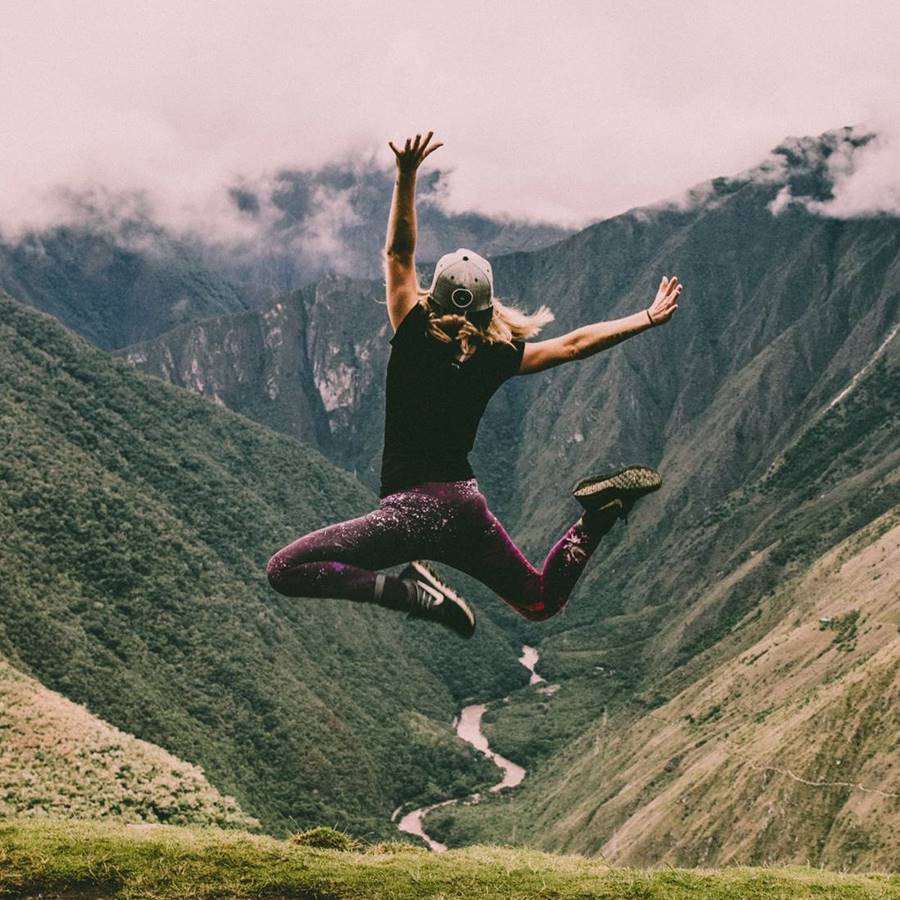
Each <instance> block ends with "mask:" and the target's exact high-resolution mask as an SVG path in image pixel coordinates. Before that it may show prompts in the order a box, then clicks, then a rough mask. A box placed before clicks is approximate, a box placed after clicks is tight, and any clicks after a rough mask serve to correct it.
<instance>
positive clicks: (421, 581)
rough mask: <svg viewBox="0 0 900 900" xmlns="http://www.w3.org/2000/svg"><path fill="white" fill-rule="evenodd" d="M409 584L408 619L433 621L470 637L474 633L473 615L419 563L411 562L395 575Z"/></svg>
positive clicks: (454, 593)
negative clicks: (411, 597)
mask: <svg viewBox="0 0 900 900" xmlns="http://www.w3.org/2000/svg"><path fill="white" fill-rule="evenodd" d="M398 577H399V578H401V579H402V580H403V581H407V582H409V583H410V584H411V585H412V588H413V591H412V594H413V599H412V601H411V602H410V610H409V616H408V618H410V619H432V620H433V621H435V622H439V623H440V624H441V625H444V626H445V627H447V628H449V629H450V630H451V631H455V632H456V633H457V634H458V635H459V636H460V637H463V638H470V637H472V635H473V634H474V633H475V613H474V612H473V611H472V607H471V606H469V604H468V603H467V602H466V601H465V600H463V598H462V597H460V596H459V594H457V593H456V591H454V590H453V588H451V587H449V585H446V584H444V582H443V581H441V579H440V578H438V576H437V573H435V571H434V570H433V569H432V568H431V567H430V566H427V565H426V564H425V563H423V562H422V561H421V560H414V561H413V562H411V563H410V564H409V565H408V566H407V567H406V568H405V569H404V570H403V571H402V572H401V573H400V575H399V576H398Z"/></svg>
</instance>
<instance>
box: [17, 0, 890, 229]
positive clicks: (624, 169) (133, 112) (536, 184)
mask: <svg viewBox="0 0 900 900" xmlns="http://www.w3.org/2000/svg"><path fill="white" fill-rule="evenodd" d="M0 12H2V19H0V21H2V32H3V33H2V45H0V46H2V51H0V92H2V97H3V112H2V116H0V134H2V145H3V153H2V155H0V223H2V225H3V226H4V228H6V229H15V228H16V227H17V226H20V225H22V224H23V223H28V222H38V223H39V222H41V221H42V220H46V219H47V217H48V216H51V215H53V214H54V213H53V206H52V205H51V204H49V203H48V200H47V196H48V191H51V190H52V189H53V188H54V187H55V186H59V185H65V186H67V187H76V188H77V187H82V186H84V185H89V184H100V185H103V186H105V187H106V188H109V189H111V190H113V191H119V190H132V189H138V188H143V189H147V190H148V191H149V192H150V197H151V199H152V202H153V204H154V209H155V212H156V214H157V215H158V216H159V217H160V218H161V219H162V220H163V221H165V222H168V223H171V224H175V225H180V224H190V223H198V222H204V221H209V222H212V221H215V220H216V219H217V218H221V217H222V216H225V215H226V212H225V197H224V192H223V190H222V187H223V185H224V184H226V183H228V182H230V181H231V180H232V179H233V178H234V177H236V176H238V175H247V176H251V177H253V176H263V175H265V173H267V172H271V171H272V170H273V169H275V168H277V167H280V166H306V165H316V164H319V163H322V162H325V161H327V160H331V159H336V158H345V157H347V156H350V155H357V154H363V155H369V154H374V155H375V157H376V158H377V159H382V160H383V161H384V162H385V164H387V163H389V162H390V161H391V160H392V158H393V157H392V154H391V152H390V150H389V149H388V147H387V141H388V139H393V140H394V141H395V142H396V141H397V140H399V139H402V138H403V137H405V136H406V135H407V134H411V133H414V132H416V131H419V130H422V131H424V130H427V129H434V131H435V133H436V136H437V138H439V139H441V140H443V141H444V142H445V146H444V147H443V148H441V149H440V150H438V151H437V152H436V153H435V154H434V155H433V156H431V157H430V158H429V162H433V164H434V165H440V166H441V167H442V168H448V169H452V170H453V173H452V176H451V178H450V195H449V198H448V203H449V205H450V206H451V208H453V209H478V210H481V211H485V212H488V213H504V212H505V213H510V214H513V215H516V216H526V217H535V218H546V219H550V220H553V221H557V222H561V223H564V224H568V225H580V224H583V223H585V222H587V221H589V220H593V219H597V218H600V217H604V216H608V215H613V214H615V213H618V212H621V211H623V210H625V209H627V208H629V207H632V206H636V205H641V204H646V203H651V202H654V201H658V200H660V199H663V198H665V197H668V196H671V195H673V194H676V193H679V192H680V191H682V190H684V189H685V188H687V187H689V186H690V185H692V184H695V183H696V182H698V181H702V180H705V179H707V178H710V177H713V176H716V175H723V174H732V173H735V172H738V171H741V170H742V169H745V168H747V167H749V166H752V165H754V164H755V163H757V162H759V161H760V160H761V158H762V157H763V156H764V155H765V154H766V152H767V151H768V150H769V149H770V148H771V147H772V146H773V145H775V144H776V143H777V142H778V141H779V140H781V139H782V138H783V137H785V136H787V135H791V134H793V135H815V134H818V133H820V132H822V131H825V130H828V129H831V128H837V127H840V126H842V125H862V126H866V125H868V126H873V127H877V128H879V129H882V130H883V131H884V132H885V133H887V134H888V135H893V134H900V4H897V3H896V2H893V0H890V2H882V0H873V2H867V3H864V4H861V5H859V6H857V7H856V8H855V9H853V8H851V6H850V4H848V3H846V2H843V0H841V2H835V0H818V2H805V0H804V2H791V3H784V2H777V3H776V2H768V0H765V2H754V3H749V2H731V0H715V2H706V0H702V2H692V0H685V2H680V3H674V2H627V3H625V2H617V3H613V2H587V0H577V2H559V3H548V2H546V0H542V2H532V0H520V2H490V3H487V2H485V3H473V2H457V3H453V4H450V3H440V4H438V3H432V2H422V3H407V2H389V3H388V2H384V3H372V2H346V0H345V2H340V0H338V2H328V3H326V2H315V3H309V2H297V0H294V2H281V0H272V2H266V0H260V2H236V0H223V2H218V3H211V2H190V0H180V2H177V3H176V2H168V0H154V2H147V3H145V2H134V0H128V2H124V3H123V2H115V3H110V2H95V0H78V2H48V0H44V2H41V3H35V2H33V0H28V2H19V0H0ZM895 147H896V145H895V144H894V143H892V142H890V143H888V144H887V145H886V146H882V147H881V149H880V157H879V160H878V162H877V165H876V164H875V163H873V165H872V166H870V168H869V172H868V175H867V179H868V182H867V191H868V192H869V193H871V194H872V195H873V196H875V195H878V194H879V192H880V191H882V187H883V185H882V184H881V182H880V181H879V179H881V180H882V181H884V180H887V181H888V182H889V183H890V184H894V185H896V184H897V181H898V179H900V165H898V156H897V152H896V149H895ZM427 164H428V163H426V165H427Z"/></svg>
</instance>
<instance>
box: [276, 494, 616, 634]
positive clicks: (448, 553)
mask: <svg viewBox="0 0 900 900" xmlns="http://www.w3.org/2000/svg"><path fill="white" fill-rule="evenodd" d="M614 522H615V515H603V514H601V515H599V516H595V517H594V518H592V519H591V521H590V523H589V524H588V523H586V522H585V520H584V518H583V517H582V518H579V519H578V521H577V522H575V523H574V524H573V525H571V526H570V527H569V529H568V530H567V531H566V533H565V534H564V535H563V536H562V537H561V538H560V539H559V540H558V541H557V542H556V543H555V544H554V545H553V547H552V549H551V550H550V552H549V553H548V554H547V558H546V559H545V560H544V564H543V566H542V567H541V569H540V571H538V570H537V569H535V567H534V566H532V565H531V563H530V562H529V561H528V560H527V559H526V558H525V556H524V555H523V554H522V552H521V550H519V548H518V547H517V546H516V545H515V543H513V541H512V539H511V538H510V536H509V535H508V534H507V532H506V530H505V529H504V527H503V525H501V524H500V521H499V520H498V519H497V518H496V516H494V514H493V513H492V512H491V511H490V509H489V508H488V505H487V501H486V499H485V497H484V495H483V494H482V493H481V491H480V490H479V488H478V482H477V481H476V479H474V478H470V479H468V480H465V481H426V482H422V483H420V484H417V485H414V486H413V487H410V488H406V489H404V490H402V491H398V492H397V493H393V494H388V495H387V496H385V497H383V498H381V501H380V503H379V506H378V508H377V509H375V510H372V512H369V513H366V514H365V515H363V516H359V517H358V518H355V519H348V520H347V521H346V522H339V523H337V524H335V525H328V526H326V527H325V528H320V529H319V530H318V531H313V532H311V533H310V534H307V535H305V536H304V537H301V538H298V539H297V540H296V541H294V542H293V543H291V544H288V545H287V546H286V547H284V548H283V549H281V550H279V551H278V552H277V553H276V554H275V555H274V556H273V557H272V558H271V559H270V560H269V565H268V569H267V571H268V576H269V583H270V584H271V585H272V587H273V588H274V589H275V590H276V591H278V592H279V593H282V594H287V595H288V596H290V597H334V598H343V599H347V600H356V601H360V602H370V601H372V600H373V596H374V589H375V579H376V570H378V569H386V568H390V567H391V566H395V565H399V564H400V563H404V562H409V561H411V560H414V559H424V560H434V561H436V562H441V563H446V564H447V565H449V566H452V567H453V568H454V569H458V570H460V571H462V572H466V573H467V574H469V575H471V576H472V577H473V578H477V579H478V580H479V581H480V582H482V583H483V584H485V585H487V587H489V588H490V589H491V590H492V591H494V593H496V594H497V595H498V596H499V597H500V598H501V599H502V600H504V601H505V602H506V603H507V604H509V605H510V606H511V607H512V608H513V609H514V610H516V612H518V613H519V614H520V615H522V616H524V617H525V618H526V619H530V620H532V621H542V620H544V619H549V618H550V617H551V616H553V615H555V614H556V613H558V612H559V611H560V610H561V609H562V608H563V607H564V606H565V604H566V601H567V600H568V598H569V594H570V593H571V592H572V589H573V588H574V587H575V582H576V581H578V577H579V576H580V575H581V573H582V571H583V570H584V567H585V564H586V563H587V561H588V559H590V556H591V554H592V553H593V552H594V550H595V549H596V548H597V545H598V544H599V543H600V539H601V538H602V537H603V535H604V534H605V533H606V532H607V531H608V530H609V529H610V528H611V527H612V525H613V523H614ZM383 577H384V578H385V580H386V582H387V583H388V584H389V585H390V587H391V588H392V589H393V590H394V591H396V590H397V589H398V588H399V589H400V590H401V591H403V592H405V590H406V589H405V587H403V584H402V583H401V582H400V581H399V579H397V578H395V577H394V576H391V575H386V576H383ZM392 581H393V582H394V583H391V582H392Z"/></svg>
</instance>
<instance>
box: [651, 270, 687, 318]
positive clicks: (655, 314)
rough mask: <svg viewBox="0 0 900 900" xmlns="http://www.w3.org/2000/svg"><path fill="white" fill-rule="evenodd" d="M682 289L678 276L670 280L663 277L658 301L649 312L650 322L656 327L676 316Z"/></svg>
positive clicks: (657, 293) (657, 295)
mask: <svg viewBox="0 0 900 900" xmlns="http://www.w3.org/2000/svg"><path fill="white" fill-rule="evenodd" d="M682 287H683V285H682V284H680V283H679V281H678V277H677V276H675V275H673V276H672V277H671V278H669V277H668V276H666V275H663V278H662V281H661V282H660V283H659V290H658V291H657V292H656V299H655V300H654V301H653V303H652V304H651V306H650V308H649V309H648V310H647V313H648V314H649V316H650V321H651V322H652V323H653V324H654V325H661V324H662V323H663V322H668V321H669V319H671V318H672V316H673V315H675V310H676V309H678V298H679V296H681V289H682Z"/></svg>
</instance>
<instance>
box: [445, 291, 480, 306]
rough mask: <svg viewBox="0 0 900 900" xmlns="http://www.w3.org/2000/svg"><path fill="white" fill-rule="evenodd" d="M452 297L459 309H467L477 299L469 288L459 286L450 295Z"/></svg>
mask: <svg viewBox="0 0 900 900" xmlns="http://www.w3.org/2000/svg"><path fill="white" fill-rule="evenodd" d="M450 299H451V300H452V301H453V305H454V306H455V307H456V308H457V309H465V308H466V307H467V306H469V305H470V304H471V303H472V301H473V300H474V299H475V295H474V294H473V293H472V292H471V291H470V290H469V289H468V288H457V289H456V290H455V291H454V292H453V293H452V294H451V295H450Z"/></svg>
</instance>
